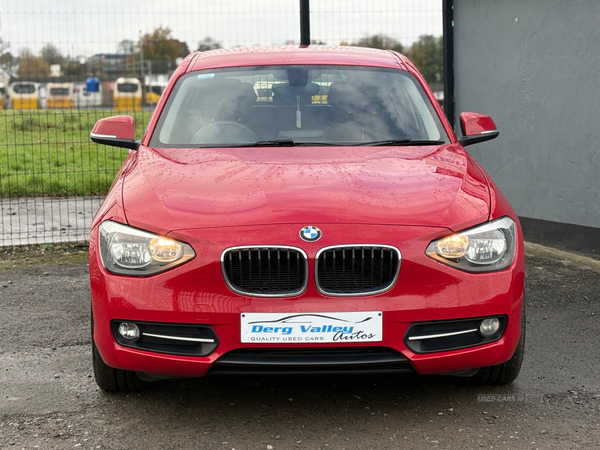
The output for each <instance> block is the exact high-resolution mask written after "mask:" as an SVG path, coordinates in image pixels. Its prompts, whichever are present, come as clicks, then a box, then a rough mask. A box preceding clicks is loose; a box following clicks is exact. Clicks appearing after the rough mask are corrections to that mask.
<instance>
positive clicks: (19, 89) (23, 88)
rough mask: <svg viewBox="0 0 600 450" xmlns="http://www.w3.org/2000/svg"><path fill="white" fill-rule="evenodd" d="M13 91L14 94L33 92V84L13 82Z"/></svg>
mask: <svg viewBox="0 0 600 450" xmlns="http://www.w3.org/2000/svg"><path fill="white" fill-rule="evenodd" d="M13 91H14V93H15V94H33V93H34V92H35V86H34V85H33V84H15V85H14V86H13Z"/></svg>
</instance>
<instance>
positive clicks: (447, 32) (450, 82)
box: [443, 0, 455, 129]
mask: <svg viewBox="0 0 600 450" xmlns="http://www.w3.org/2000/svg"><path fill="white" fill-rule="evenodd" d="M443 21H444V112H445V113H446V117H447V118H448V121H449V122H450V125H451V126H452V128H453V129H454V124H455V99H454V0H444V19H443Z"/></svg>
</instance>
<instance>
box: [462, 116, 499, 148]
mask: <svg viewBox="0 0 600 450" xmlns="http://www.w3.org/2000/svg"><path fill="white" fill-rule="evenodd" d="M460 129H461V131H462V134H463V135H462V136H461V137H459V138H458V142H460V143H461V144H462V146H463V147H466V146H467V145H471V144H477V143H478V142H484V141H489V140H490V139H494V138H497V137H498V135H499V134H500V132H499V131H498V128H497V127H496V124H495V123H494V121H493V120H492V118H491V117H490V116H486V115H485V114H477V113H472V112H464V113H462V114H461V115H460Z"/></svg>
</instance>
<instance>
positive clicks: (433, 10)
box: [0, 0, 442, 57]
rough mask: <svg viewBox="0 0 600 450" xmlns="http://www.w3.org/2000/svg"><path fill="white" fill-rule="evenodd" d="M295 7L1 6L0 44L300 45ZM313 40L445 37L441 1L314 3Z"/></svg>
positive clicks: (180, 2)
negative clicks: (161, 33)
mask: <svg viewBox="0 0 600 450" xmlns="http://www.w3.org/2000/svg"><path fill="white" fill-rule="evenodd" d="M299 4H300V2H299V0H118V1H117V0H96V1H91V0H0V37H2V39H3V42H5V43H6V42H8V43H9V44H10V47H9V48H8V51H10V52H11V53H12V54H13V55H18V54H19V52H20V51H21V50H22V49H23V48H28V49H29V50H31V51H33V52H34V53H35V54H38V53H39V51H40V49H41V48H42V47H43V46H44V45H45V44H47V43H52V44H54V45H55V46H56V47H57V48H58V49H59V50H60V52H61V53H62V54H63V55H65V56H71V57H77V56H84V57H89V56H92V55H94V54H97V53H116V51H117V47H118V44H119V42H121V41H122V40H125V39H128V40H132V41H135V42H138V41H139V39H140V36H141V35H142V34H146V33H151V32H152V31H153V30H154V29H155V28H157V27H160V26H162V27H168V28H170V29H171V31H172V37H173V38H175V39H178V40H180V41H184V42H186V43H187V44H188V47H189V48H190V50H191V51H193V50H196V48H197V46H198V42H199V41H201V40H202V39H204V38H205V37H207V36H208V37H211V38H213V39H215V40H216V41H218V42H220V43H221V45H222V46H223V47H226V48H227V47H236V46H253V45H260V46H266V45H279V44H285V43H287V42H289V41H294V42H296V43H297V42H299V41H300V18H299ZM310 10H311V14H310V19H311V38H312V39H316V40H321V41H325V42H326V43H327V44H330V45H337V44H339V43H340V42H341V41H346V42H348V43H351V42H353V41H354V42H355V41H357V40H358V39H360V38H361V37H364V36H366V35H372V34H377V33H384V34H386V35H388V36H390V37H393V38H394V39H397V40H399V41H400V42H401V43H402V44H403V45H404V46H410V44H412V43H413V42H414V41H415V40H417V39H418V37H419V36H421V35H425V34H430V35H434V36H441V35H442V0H369V1H365V0H311V1H310Z"/></svg>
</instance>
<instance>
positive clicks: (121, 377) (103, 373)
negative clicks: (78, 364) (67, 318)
mask: <svg viewBox="0 0 600 450" xmlns="http://www.w3.org/2000/svg"><path fill="white" fill-rule="evenodd" d="M92 364H93V367H94V379H95V380H96V384H97V385H98V386H99V387H100V389H102V390H103V391H107V392H126V391H139V390H142V389H145V388H147V387H148V385H149V384H150V383H149V382H146V381H143V380H141V379H140V377H139V376H138V375H137V374H136V373H135V372H131V371H129V370H121V369H115V368H113V367H110V366H109V365H107V364H106V363H105V362H104V361H103V360H102V356H100V352H99V351H98V348H97V347H96V343H95V342H94V318H93V316H92Z"/></svg>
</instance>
